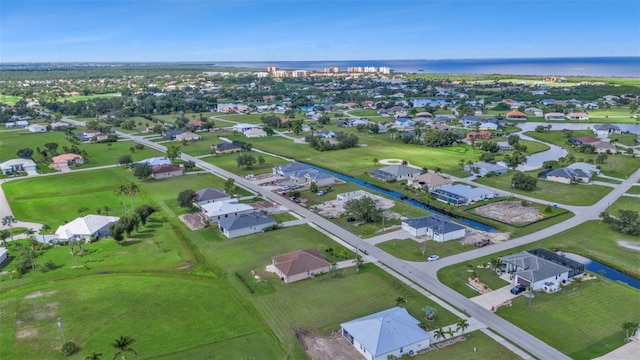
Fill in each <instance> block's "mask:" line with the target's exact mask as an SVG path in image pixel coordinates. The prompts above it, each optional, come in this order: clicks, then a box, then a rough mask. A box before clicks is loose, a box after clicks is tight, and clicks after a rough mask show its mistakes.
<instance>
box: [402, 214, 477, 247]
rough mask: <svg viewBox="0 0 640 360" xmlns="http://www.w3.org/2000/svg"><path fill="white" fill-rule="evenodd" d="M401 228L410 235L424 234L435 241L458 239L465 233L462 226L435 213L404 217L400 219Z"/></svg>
mask: <svg viewBox="0 0 640 360" xmlns="http://www.w3.org/2000/svg"><path fill="white" fill-rule="evenodd" d="M402 230H404V231H406V232H408V233H409V234H410V235H411V236H415V237H419V236H423V235H424V236H427V237H429V238H431V239H433V240H435V241H437V242H445V241H450V240H456V239H460V238H463V237H464V236H465V234H466V230H465V228H464V226H461V225H458V224H456V223H454V222H451V221H448V220H445V219H444V218H442V217H439V216H435V215H429V216H423V217H419V218H411V219H404V220H402Z"/></svg>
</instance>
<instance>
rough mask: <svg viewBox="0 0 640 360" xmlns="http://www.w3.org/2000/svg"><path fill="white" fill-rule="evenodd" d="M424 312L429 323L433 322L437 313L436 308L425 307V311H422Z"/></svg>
mask: <svg viewBox="0 0 640 360" xmlns="http://www.w3.org/2000/svg"><path fill="white" fill-rule="evenodd" d="M422 311H424V316H425V317H426V318H427V320H429V321H431V320H433V317H434V315H435V314H436V312H437V310H436V308H433V307H431V306H425V307H424V309H422Z"/></svg>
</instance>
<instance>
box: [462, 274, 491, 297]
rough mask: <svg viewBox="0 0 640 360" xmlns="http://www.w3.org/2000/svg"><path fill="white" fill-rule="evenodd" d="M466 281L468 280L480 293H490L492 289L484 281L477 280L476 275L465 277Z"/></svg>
mask: <svg viewBox="0 0 640 360" xmlns="http://www.w3.org/2000/svg"><path fill="white" fill-rule="evenodd" d="M467 281H469V283H470V284H472V285H473V286H475V287H476V288H477V289H479V291H480V294H486V293H490V292H491V291H493V290H491V288H490V287H488V286H487V285H486V284H485V283H483V282H482V281H480V280H478V278H477V277H469V278H468V279H467Z"/></svg>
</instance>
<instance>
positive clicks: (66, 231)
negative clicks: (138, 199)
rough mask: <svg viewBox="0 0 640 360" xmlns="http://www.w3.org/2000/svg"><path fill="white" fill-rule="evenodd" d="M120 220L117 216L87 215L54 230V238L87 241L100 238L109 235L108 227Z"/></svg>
mask: <svg viewBox="0 0 640 360" xmlns="http://www.w3.org/2000/svg"><path fill="white" fill-rule="evenodd" d="M118 220H120V218H119V217H117V216H104V215H87V216H83V217H79V218H76V219H74V220H73V221H71V222H68V223H66V224H64V225H62V226H60V227H59V228H58V230H56V237H57V238H58V239H60V240H67V241H73V240H79V239H85V240H88V239H89V238H90V237H91V236H95V237H101V236H108V235H109V227H110V226H111V225H112V224H115V223H117V222H118Z"/></svg>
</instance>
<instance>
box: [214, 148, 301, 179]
mask: <svg viewBox="0 0 640 360" xmlns="http://www.w3.org/2000/svg"><path fill="white" fill-rule="evenodd" d="M250 154H251V155H253V157H255V158H256V160H258V158H259V157H260V156H262V158H263V159H264V160H265V162H264V164H262V165H260V163H259V162H256V164H255V165H254V167H253V168H252V169H246V168H244V167H242V168H239V167H238V162H237V159H238V156H240V153H235V154H222V155H215V156H211V157H207V158H204V159H203V160H204V161H206V162H208V163H210V164H213V165H215V166H218V167H220V168H223V169H225V170H227V171H230V172H232V173H234V174H237V175H240V176H245V175H249V174H264V173H271V171H272V168H273V167H274V166H279V165H285V164H289V162H288V161H286V160H282V159H280V158H278V157H274V156H269V155H265V154H260V153H257V152H251V153H250Z"/></svg>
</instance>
